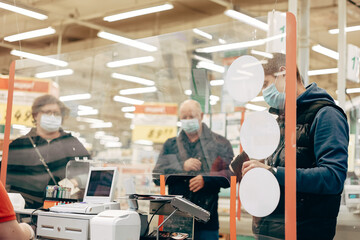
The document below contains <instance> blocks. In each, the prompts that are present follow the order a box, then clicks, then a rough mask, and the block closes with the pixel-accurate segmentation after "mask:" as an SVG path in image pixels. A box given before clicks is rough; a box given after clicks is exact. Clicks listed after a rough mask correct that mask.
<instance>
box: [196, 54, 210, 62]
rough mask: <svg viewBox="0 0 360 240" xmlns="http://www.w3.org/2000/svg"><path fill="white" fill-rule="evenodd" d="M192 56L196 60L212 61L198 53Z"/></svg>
mask: <svg viewBox="0 0 360 240" xmlns="http://www.w3.org/2000/svg"><path fill="white" fill-rule="evenodd" d="M193 58H194V59H196V60H199V61H204V62H211V63H214V61H213V60H211V59H208V58H205V57H202V56H199V55H196V54H194V55H193Z"/></svg>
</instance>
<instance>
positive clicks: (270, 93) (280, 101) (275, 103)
mask: <svg viewBox="0 0 360 240" xmlns="http://www.w3.org/2000/svg"><path fill="white" fill-rule="evenodd" d="M262 93H263V96H264V100H265V102H266V103H267V104H269V106H270V107H273V108H276V109H279V110H283V109H285V93H283V92H279V91H278V90H277V89H276V87H275V84H271V85H270V86H268V87H267V88H265V89H264V90H263V91H262Z"/></svg>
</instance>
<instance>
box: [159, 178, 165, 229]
mask: <svg viewBox="0 0 360 240" xmlns="http://www.w3.org/2000/svg"><path fill="white" fill-rule="evenodd" d="M160 194H161V195H165V175H160ZM163 221H164V216H163V215H160V216H159V222H158V225H160V224H162V222H163ZM162 230H163V227H161V228H160V231H162Z"/></svg>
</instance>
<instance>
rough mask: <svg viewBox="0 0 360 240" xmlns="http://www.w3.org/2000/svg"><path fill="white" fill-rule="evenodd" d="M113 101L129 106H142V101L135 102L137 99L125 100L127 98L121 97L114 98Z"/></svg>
mask: <svg viewBox="0 0 360 240" xmlns="http://www.w3.org/2000/svg"><path fill="white" fill-rule="evenodd" d="M113 99H114V101H116V102H123V103H129V104H133V105H142V104H144V101H142V100H137V99H133V98H127V97H122V96H114V98H113Z"/></svg>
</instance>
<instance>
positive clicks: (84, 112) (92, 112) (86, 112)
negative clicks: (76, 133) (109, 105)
mask: <svg viewBox="0 0 360 240" xmlns="http://www.w3.org/2000/svg"><path fill="white" fill-rule="evenodd" d="M98 114H99V110H97V109H89V110H81V111H78V112H77V115H78V116H85V115H98Z"/></svg>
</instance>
